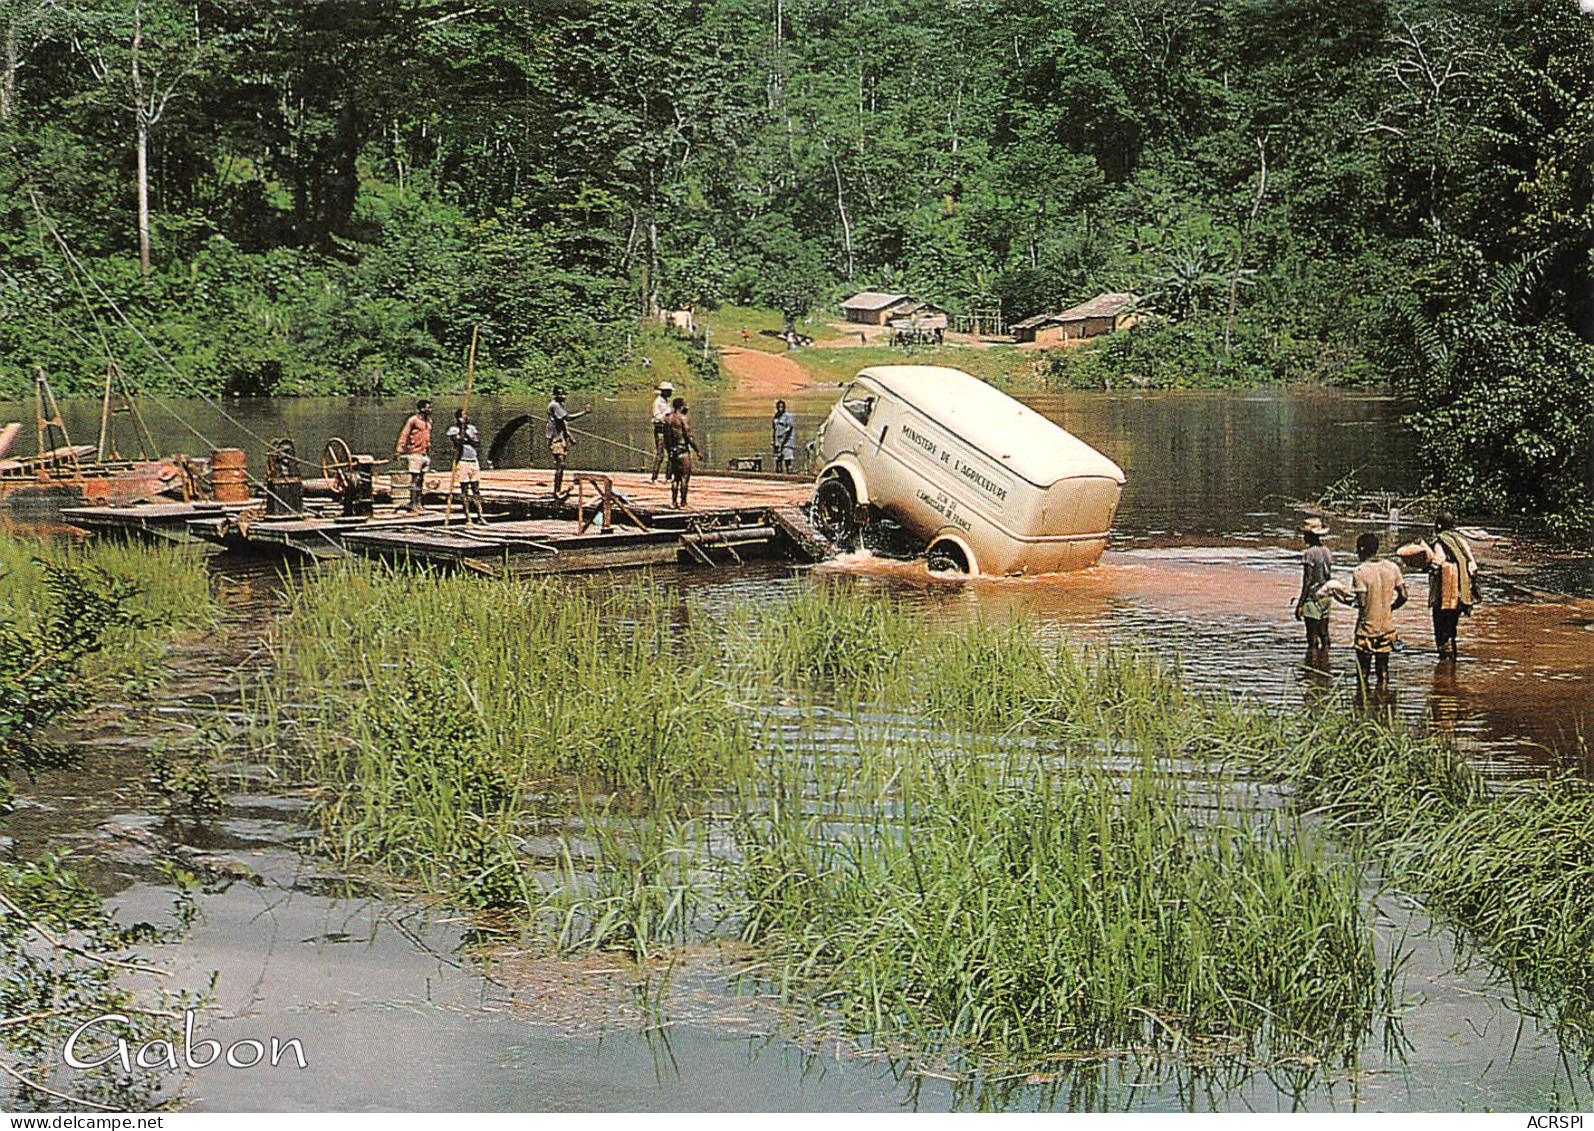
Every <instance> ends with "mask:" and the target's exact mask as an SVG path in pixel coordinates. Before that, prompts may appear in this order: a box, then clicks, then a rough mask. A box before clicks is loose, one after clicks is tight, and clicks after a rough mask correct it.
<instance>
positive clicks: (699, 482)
mask: <svg viewBox="0 0 1594 1131" xmlns="http://www.w3.org/2000/svg"><path fill="white" fill-rule="evenodd" d="M575 474H576V472H574V471H570V470H567V471H566V472H565V483H564V486H565V487H566V488H571V489H573V488H574V482H573V478H572V477H573V476H574V475H575ZM581 474H588V475H604V476H607V477H608V478H609V479H610V480H611V481H612V482H613V483H614V489H615V491H616V492H618V493H619V495H620V496H621V497H622V498H623V499H624V501H625V503H626V505H627V506H629V507H630V508H631V509H632V510H634V511H635V512H636V513H638V514H641V515H655V514H656V515H660V516H665V515H670V516H677V517H678V516H682V515H689V514H701V513H704V512H724V511H751V510H760V509H763V508H765V507H778V506H803V505H806V504H807V502H808V500H809V499H810V498H811V497H812V496H813V490H814V485H813V482H812V481H811V480H809V479H806V478H803V477H799V476H757V475H726V474H723V473H720V472H715V473H712V474H703V475H694V476H692V483H691V487H690V489H689V493H688V495H687V504H688V505H687V507H686V508H685V509H684V510H677V509H676V508H674V507H672V506H671V505H670V484H669V481H668V480H666V479H663V478H660V479H659V480H658V481H657V482H654V481H652V480H651V479H650V478H649V477H648V475H647V473H646V472H641V471H612V472H611V471H605V472H581ZM391 478H392V477H390V476H386V475H378V476H375V477H374V481H373V482H374V486H375V490H376V491H377V493H378V494H379V495H381V494H391V484H390V480H391ZM398 482H399V490H400V492H401V493H402V492H403V491H404V490H405V489H406V488H405V485H404V478H403V477H402V476H399V477H398ZM448 484H449V473H448V472H447V471H431V472H428V473H427V476H426V494H427V500H428V503H429V504H430V502H431V500H432V499H433V498H436V499H437V500H439V501H441V500H442V499H443V497H444V495H445V494H446V493H447V491H448ZM575 498H576V497H575V494H574V491H573V490H572V493H571V495H570V496H569V497H568V498H567V499H565V500H563V501H561V500H560V499H558V498H556V497H555V496H554V493H553V472H552V471H550V470H547V469H545V468H503V469H498V470H488V471H483V472H482V502H483V503H487V504H491V503H506V504H521V505H525V504H534V505H540V506H541V507H553V508H572V513H573V506H574V503H575ZM587 498H588V501H589V503H590V501H591V489H590V488H589V489H588V492H587Z"/></svg>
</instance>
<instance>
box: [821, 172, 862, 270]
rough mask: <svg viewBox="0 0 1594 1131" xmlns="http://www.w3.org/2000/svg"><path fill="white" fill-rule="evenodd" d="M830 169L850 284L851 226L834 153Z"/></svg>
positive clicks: (851, 259) (852, 266)
mask: <svg viewBox="0 0 1594 1131" xmlns="http://www.w3.org/2000/svg"><path fill="white" fill-rule="evenodd" d="M826 148H827V149H828V148H829V146H826ZM830 168H831V169H832V170H833V171H834V172H835V174H836V211H837V212H839V213H841V240H842V246H843V247H845V248H846V250H847V281H848V282H851V281H852V277H853V275H854V274H856V269H855V267H854V265H853V258H852V224H851V222H849V221H848V219H847V200H846V198H845V197H844V196H843V195H842V192H841V163H840V162H838V161H837V160H836V155H835V154H834V153H832V154H831V155H830Z"/></svg>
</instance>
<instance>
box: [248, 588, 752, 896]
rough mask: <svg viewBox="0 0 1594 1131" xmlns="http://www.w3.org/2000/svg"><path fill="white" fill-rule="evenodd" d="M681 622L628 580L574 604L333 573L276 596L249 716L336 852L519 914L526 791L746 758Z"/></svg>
mask: <svg viewBox="0 0 1594 1131" xmlns="http://www.w3.org/2000/svg"><path fill="white" fill-rule="evenodd" d="M684 612H685V610H684V609H682V608H680V607H679V605H678V604H677V603H676V602H675V601H674V600H673V599H672V598H670V597H669V596H668V594H666V593H665V592H664V591H663V590H662V589H659V588H657V587H654V586H651V585H647V584H642V585H635V584H633V585H630V586H628V587H627V588H625V589H617V590H615V591H614V592H612V593H606V594H603V595H594V594H593V593H589V592H585V591H583V590H580V589H577V588H575V587H570V586H562V585H557V584H552V583H543V582H539V583H520V582H483V581H482V580H481V579H479V578H473V577H459V576H443V575H439V574H436V573H429V572H421V571H410V570H405V569H398V570H393V569H383V568H379V567H371V566H366V565H363V564H353V563H348V564H344V565H341V566H339V567H336V568H333V569H329V570H327V571H325V572H323V573H321V574H318V575H317V576H315V577H313V578H311V579H308V580H306V581H304V582H302V583H300V584H299V585H297V586H296V587H295V588H294V589H293V591H292V592H291V594H290V598H289V607H288V612H287V615H286V618H285V620H284V623H283V626H282V630H281V634H280V639H281V644H282V647H281V648H280V650H279V653H278V660H277V664H278V670H279V673H280V674H281V675H282V676H285V677H286V679H285V680H282V681H280V682H281V685H282V686H284V687H286V688H288V691H287V701H284V700H283V699H282V698H280V689H279V688H276V687H272V686H267V687H264V688H262V702H261V707H262V709H263V712H264V719H265V723H266V727H267V729H268V731H279V730H283V729H286V730H287V731H288V732H289V733H290V734H291V738H292V742H293V745H294V746H295V747H296V748H297V750H298V752H299V754H300V755H301V763H300V765H301V770H302V772H303V773H304V774H305V775H306V776H307V777H309V778H310V779H311V780H313V781H316V782H320V783H323V784H324V785H325V786H326V787H327V789H328V796H327V799H326V802H325V804H324V806H323V808H322V810H321V816H322V822H323V825H324V827H325V830H326V834H327V843H328V847H329V848H330V849H331V850H332V851H333V852H334V853H335V854H336V855H337V856H339V857H340V858H341V859H344V860H346V861H349V862H356V861H358V862H365V863H372V864H376V865H379V866H381V867H383V868H386V869H389V870H391V871H393V872H396V873H398V874H401V875H407V876H413V877H416V878H418V879H420V880H421V881H422V882H423V883H425V884H426V885H428V886H429V887H433V888H436V889H438V890H441V891H444V892H447V893H448V894H450V895H451V896H453V897H455V898H458V899H461V900H463V901H464V902H466V903H468V904H473V905H478V906H493V907H525V906H527V905H528V904H534V903H535V902H536V895H535V892H534V890H533V889H532V888H531V887H528V884H529V883H530V881H529V880H528V879H527V876H526V874H525V873H526V869H525V867H524V859H523V857H522V855H521V854H520V852H519V848H518V845H519V843H520V842H521V840H522V839H523V837H524V835H525V834H526V832H527V831H528V830H529V826H530V824H531V823H534V819H535V814H534V810H535V809H536V808H537V806H538V805H539V804H540V799H541V798H542V797H543V795H544V794H545V793H547V792H549V791H558V790H559V789H560V788H561V787H562V786H563V785H565V784H567V783H569V782H572V781H579V782H588V783H601V784H603V785H605V786H608V787H626V788H628V789H634V790H642V791H643V792H646V791H648V789H649V788H650V786H657V785H659V784H661V783H670V782H686V783H696V782H707V781H713V780H716V779H723V778H725V777H727V776H728V775H730V774H732V773H733V772H735V770H736V768H737V767H738V766H739V765H741V764H744V763H745V762H746V760H747V757H748V754H749V750H750V739H749V737H748V734H749V731H750V729H751V728H752V726H753V723H752V720H751V719H750V718H749V717H748V716H747V715H746V713H745V712H743V711H742V710H740V709H739V708H738V707H737V706H736V704H735V702H734V701H733V697H732V692H731V689H730V687H729V686H728V685H727V684H726V683H725V682H724V680H723V678H722V676H723V672H722V665H721V664H720V663H719V662H718V659H717V657H716V655H715V654H714V653H713V648H714V641H712V640H711V639H709V638H708V637H707V636H706V635H705V634H704V633H703V632H701V631H699V630H696V629H694V628H692V627H690V626H689V625H685V624H681V623H678V618H679V617H680V616H681V615H682V614H683V613H684ZM562 815H563V814H562V813H560V814H555V818H556V819H557V818H559V817H562Z"/></svg>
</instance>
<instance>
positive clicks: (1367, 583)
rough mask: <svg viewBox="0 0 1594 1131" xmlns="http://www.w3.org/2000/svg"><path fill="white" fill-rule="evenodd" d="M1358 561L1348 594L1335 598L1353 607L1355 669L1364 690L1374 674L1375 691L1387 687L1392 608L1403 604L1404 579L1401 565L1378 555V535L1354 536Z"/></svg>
mask: <svg viewBox="0 0 1594 1131" xmlns="http://www.w3.org/2000/svg"><path fill="white" fill-rule="evenodd" d="M1356 556H1357V558H1359V559H1360V560H1361V564H1360V565H1358V566H1357V567H1356V571H1355V572H1354V573H1352V574H1351V594H1352V595H1351V596H1350V597H1346V596H1344V595H1343V594H1341V593H1339V592H1337V591H1336V592H1335V594H1334V598H1335V600H1338V601H1341V602H1343V603H1345V604H1347V605H1350V604H1354V605H1355V606H1356V668H1357V670H1358V671H1359V672H1360V674H1361V688H1362V690H1363V691H1366V690H1367V688H1368V687H1369V686H1370V685H1371V684H1372V682H1373V679H1374V677H1375V675H1376V680H1377V690H1378V691H1383V690H1385V689H1386V688H1387V687H1388V686H1389V654H1390V653H1391V652H1393V651H1394V650H1395V635H1396V634H1395V610H1396V609H1398V608H1400V606H1402V605H1404V604H1405V603H1406V578H1405V576H1404V575H1403V574H1402V573H1401V572H1400V566H1398V565H1396V564H1395V563H1394V562H1392V561H1389V560H1387V559H1380V558H1379V557H1378V535H1376V534H1374V533H1372V532H1371V531H1368V532H1367V533H1365V534H1363V535H1362V536H1361V537H1359V538H1357V539H1356Z"/></svg>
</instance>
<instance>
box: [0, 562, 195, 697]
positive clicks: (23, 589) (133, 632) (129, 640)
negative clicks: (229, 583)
mask: <svg viewBox="0 0 1594 1131" xmlns="http://www.w3.org/2000/svg"><path fill="white" fill-rule="evenodd" d="M52 570H53V571H56V572H57V573H59V572H60V571H63V570H64V571H66V572H67V573H69V574H73V575H75V576H77V577H78V578H79V579H80V581H81V584H82V585H86V586H89V587H92V588H95V589H97V590H106V591H109V590H114V591H115V592H114V594H113V596H114V599H115V605H116V612H117V614H118V623H117V624H115V625H111V626H107V627H108V629H109V631H108V632H107V633H106V634H105V636H104V638H103V639H102V640H100V641H99V642H98V646H97V648H96V649H95V651H94V652H93V653H92V654H90V655H87V656H85V657H84V659H83V663H82V669H81V670H82V675H83V676H84V677H85V678H86V679H87V680H88V681H89V691H90V693H100V692H103V691H104V690H106V689H108V688H110V687H121V686H125V687H130V688H133V689H135V690H136V689H139V688H147V687H148V686H150V685H151V684H154V683H157V682H159V668H160V665H161V661H162V658H163V657H164V655H165V653H166V649H167V647H168V645H169V644H170V643H171V641H172V639H173V637H175V636H177V635H179V634H181V633H183V632H192V631H198V630H201V629H206V628H212V627H214V626H215V625H216V624H217V623H219V621H220V619H221V608H220V605H219V604H218V603H217V601H216V596H215V593H214V591H213V589H212V586H211V580H210V575H209V574H208V573H207V572H206V570H205V564H204V561H203V560H202V559H201V557H200V555H199V554H198V553H197V552H195V550H194V549H193V548H192V547H181V546H159V547H156V546H145V545H138V544H127V543H117V542H98V541H96V542H89V543H76V542H66V541H42V540H37V539H32V538H19V537H15V536H13V535H10V534H4V533H0V618H3V620H4V621H5V622H6V623H7V624H9V625H10V626H11V627H12V628H13V629H15V630H18V631H21V632H24V633H32V632H36V631H38V630H39V629H40V628H41V627H42V626H43V625H44V624H45V623H46V622H48V621H49V620H50V618H51V617H52V616H53V615H54V612H55V610H56V607H57V606H58V603H59V600H60V592H59V590H58V588H53V587H52V584H51V571H52Z"/></svg>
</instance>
